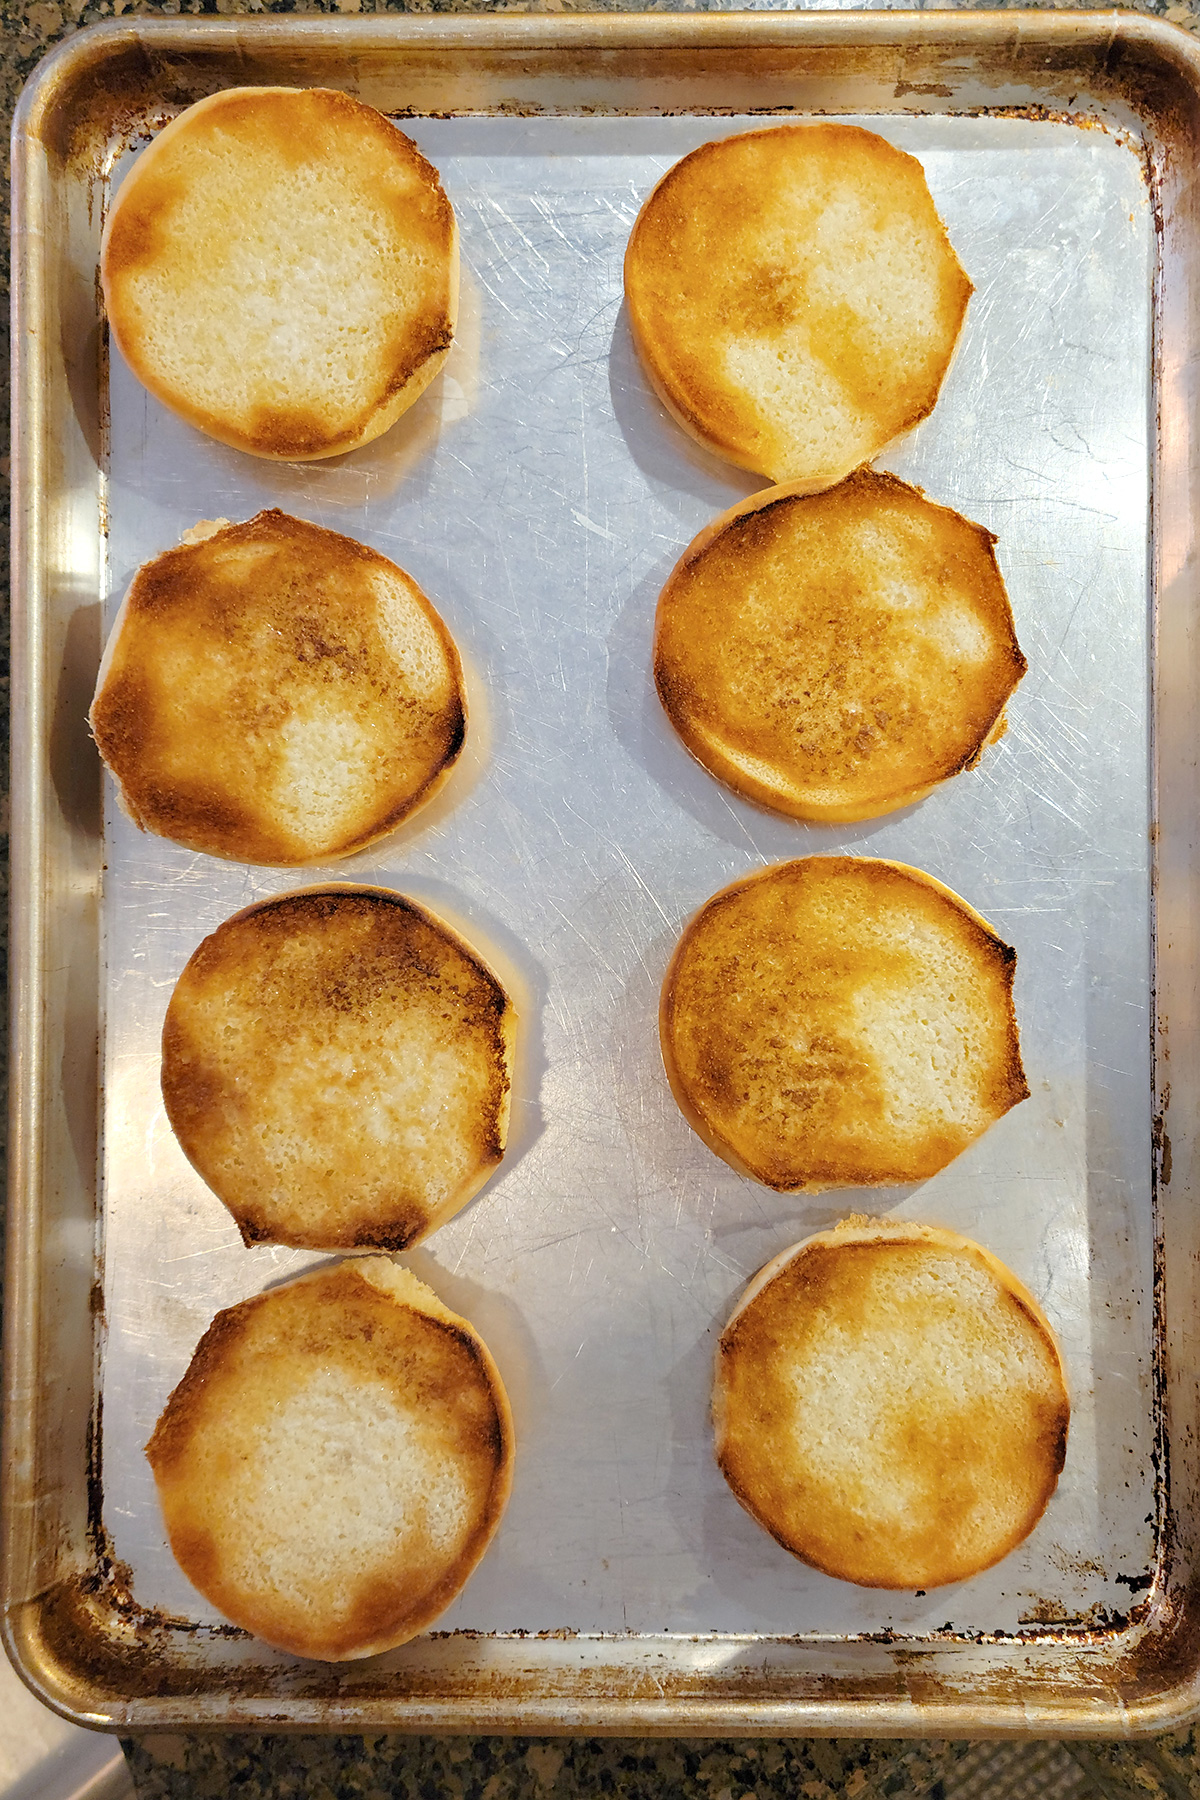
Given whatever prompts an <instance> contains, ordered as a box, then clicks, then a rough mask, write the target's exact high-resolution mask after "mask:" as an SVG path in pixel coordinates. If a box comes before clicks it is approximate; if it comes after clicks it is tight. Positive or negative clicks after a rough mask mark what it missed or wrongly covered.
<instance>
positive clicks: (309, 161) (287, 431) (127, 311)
mask: <svg viewBox="0 0 1200 1800" xmlns="http://www.w3.org/2000/svg"><path fill="white" fill-rule="evenodd" d="M100 273H101V279H102V282H103V286H104V300H105V305H106V307H107V311H108V322H109V326H110V329H111V331H112V334H113V336H114V338H115V339H116V341H117V343H118V345H119V346H120V349H121V353H122V355H123V356H124V358H125V360H126V362H127V363H128V364H129V366H130V368H131V369H132V370H133V372H134V374H135V375H136V376H137V377H138V379H139V380H140V381H141V382H143V383H144V385H145V386H146V387H147V388H149V390H150V392H151V393H152V394H154V395H155V397H156V398H157V399H159V400H161V401H162V402H163V404H164V405H165V406H168V407H170V408H171V410H172V411H173V412H176V413H178V414H179V415H180V416H181V417H182V418H184V419H186V420H187V421H188V423H189V424H190V425H195V426H197V427H198V428H199V429H200V430H201V431H204V432H207V433H208V434H209V436H210V437H214V438H219V439H220V441H221V442H222V443H224V444H232V445H233V447H234V448H235V449H238V450H246V451H249V452H250V454H251V455H253V456H265V457H275V458H281V457H282V458H286V459H288V460H292V461H307V460H310V459H312V458H314V457H320V456H333V455H335V454H337V453H339V452H341V451H345V450H353V449H354V448H355V447H356V446H357V445H359V444H365V443H368V442H370V440H371V439H372V438H376V437H378V436H379V434H380V433H381V432H383V431H386V430H387V429H388V427H389V426H390V425H393V424H394V423H395V422H396V420H397V419H398V418H399V417H400V415H401V413H402V412H404V411H405V409H406V408H407V407H409V406H411V405H412V403H413V401H414V400H415V399H417V397H418V395H420V394H421V393H422V392H423V391H424V389H425V388H426V387H427V386H428V384H429V382H430V381H431V380H432V379H433V377H434V375H436V374H437V371H438V370H439V369H440V368H441V366H442V363H443V362H444V361H445V359H446V356H447V354H448V353H449V349H450V343H451V340H452V338H453V335H454V325H455V317H456V313H457V307H458V236H457V228H456V225H455V220H454V213H453V211H452V209H451V206H450V202H449V201H448V200H447V198H446V196H445V194H444V193H443V191H442V186H441V182H440V181H439V180H438V175H437V171H436V170H435V169H434V168H433V167H432V166H431V165H430V164H429V163H428V162H427V161H426V160H425V158H424V157H423V156H422V155H421V152H420V151H419V150H418V149H417V147H416V145H415V144H414V143H413V142H412V141H411V140H410V139H409V138H407V137H405V135H404V133H403V132H402V131H398V130H397V129H396V127H395V126H394V125H393V124H392V123H391V122H390V120H388V119H385V118H384V117H383V115H382V114H381V113H378V112H376V111H375V110H374V108H373V107H370V106H365V105H364V104H363V103H362V101H361V100H353V99H351V97H350V96H349V95H348V94H342V93H337V92H335V91H332V90H330V89H327V88H308V89H300V88H286V87H259V88H230V89H227V90H226V91H225V92H224V93H220V94H213V95H211V96H210V97H209V98H208V99H206V100H198V101H197V102H196V104H195V105H194V106H189V107H188V108H187V110H186V111H184V112H182V113H180V114H179V116H178V117H177V118H176V119H174V120H172V122H171V123H170V124H169V125H167V126H166V128H165V129H164V130H162V131H160V132H159V134H158V136H157V137H156V138H155V139H154V141H153V143H152V144H150V146H149V148H148V149H146V150H145V151H144V152H143V153H142V155H141V156H140V157H139V158H138V160H137V162H136V163H135V164H134V165H133V167H132V168H131V169H130V171H129V173H128V175H126V177H125V179H124V181H123V182H122V183H121V186H120V189H119V190H118V193H117V196H116V199H115V201H114V202H113V206H112V210H111V211H110V213H109V216H108V220H107V223H106V225H105V229H104V236H103V241H102V245H101V253H100Z"/></svg>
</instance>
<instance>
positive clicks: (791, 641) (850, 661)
mask: <svg viewBox="0 0 1200 1800" xmlns="http://www.w3.org/2000/svg"><path fill="white" fill-rule="evenodd" d="M994 541H995V540H994V539H993V537H992V534H991V533H990V532H989V531H986V530H984V528H983V527H982V526H980V525H973V524H971V523H970V521H969V520H967V519H964V518H962V517H961V516H960V515H959V514H958V513H955V512H951V511H950V510H949V509H948V508H947V507H944V506H935V505H934V504H933V502H932V501H929V500H927V499H926V498H925V497H924V495H923V494H921V493H920V492H918V490H917V489H916V488H912V487H908V486H906V484H905V483H904V482H902V481H897V480H896V478H895V477H894V476H892V475H880V474H876V473H875V472H874V471H872V470H866V469H864V470H860V471H859V472H858V473H857V474H854V475H851V476H849V477H848V478H847V480H845V481H842V482H839V483H838V485H837V486H836V487H833V488H830V489H828V490H826V491H825V492H824V493H820V494H814V495H809V496H802V495H798V494H792V493H788V492H786V491H785V490H779V489H774V490H769V492H768V494H767V495H765V496H764V495H756V496H754V498H753V499H752V500H751V501H749V502H747V503H746V504H745V506H743V507H740V508H736V509H735V510H734V512H733V513H731V514H729V515H726V517H725V519H724V521H723V522H720V521H719V522H718V524H717V526H715V527H709V529H708V530H707V531H705V532H703V533H701V535H700V537H698V538H697V540H696V541H695V543H694V544H693V545H692V546H691V547H690V548H689V549H688V550H687V551H686V552H685V553H684V555H683V557H682V558H681V560H680V562H679V564H678V566H677V567H676V568H675V570H674V572H673V573H672V575H671V576H670V578H669V580H668V581H667V584H666V586H665V587H664V588H663V591H662V594H661V596H660V598H659V602H658V618H657V626H656V633H655V645H654V676H655V681H656V683H657V685H658V692H659V696H660V698H661V700H662V703H663V706H664V707H665V709H666V712H667V715H668V717H669V718H670V720H671V723H672V724H673V725H674V727H675V729H676V731H678V733H679V735H680V737H681V738H682V739H683V741H684V743H685V744H686V745H687V747H688V749H689V750H690V751H691V752H692V754H693V756H695V757H696V758H697V759H698V760H699V761H700V762H701V763H703V764H704V766H705V768H706V769H708V770H709V771H710V773H712V774H713V775H716V776H717V777H718V778H719V779H720V780H722V781H725V782H727V783H728V784H729V786H730V787H732V788H735V789H736V790H737V792H739V793H741V794H744V795H746V797H747V798H748V799H751V800H755V801H757V802H759V804H761V805H763V806H769V807H772V808H774V809H775V810H777V811H779V812H784V813H788V814H790V815H791V816H793V817H795V818H802V819H833V820H850V819H865V818H873V817H875V816H876V815H878V814H880V813H885V812H889V811H891V810H892V809H893V808H895V807H898V806H904V805H907V804H908V803H909V802H911V801H913V800H917V799H920V798H921V797H922V796H923V795H925V794H927V793H928V792H929V791H930V789H931V788H933V787H935V786H936V785H937V784H938V783H939V782H942V781H945V780H946V779H947V778H948V777H949V776H951V775H955V774H957V773H958V772H959V771H960V770H961V769H964V768H969V767H970V766H971V765H972V764H973V763H974V762H975V760H976V759H977V758H978V756H979V754H980V752H981V750H982V748H983V746H984V744H985V743H987V742H989V741H990V740H991V739H992V738H993V737H994V736H996V735H998V730H999V729H1002V724H1003V712H1004V706H1005V703H1006V702H1007V700H1008V698H1009V696H1010V695H1011V694H1012V692H1013V689H1014V688H1015V687H1016V685H1017V682H1018V681H1019V680H1020V678H1021V676H1022V675H1023V674H1024V672H1025V666H1026V665H1025V658H1024V657H1023V656H1022V654H1021V651H1020V649H1019V647H1018V645H1017V640H1016V634H1015V632H1014V629H1013V620H1012V610H1011V608H1010V606H1009V603H1008V596H1007V594H1006V592H1005V589H1004V582H1003V580H1002V578H1001V575H1000V571H999V569H998V568H997V566H996V558H995V555H994V552H993V550H992V545H993V543H994Z"/></svg>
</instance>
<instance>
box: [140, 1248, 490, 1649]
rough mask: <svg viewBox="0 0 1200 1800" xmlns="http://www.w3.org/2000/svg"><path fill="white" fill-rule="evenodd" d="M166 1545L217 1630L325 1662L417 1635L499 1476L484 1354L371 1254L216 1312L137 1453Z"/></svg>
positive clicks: (458, 1566)
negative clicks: (145, 1465)
mask: <svg viewBox="0 0 1200 1800" xmlns="http://www.w3.org/2000/svg"><path fill="white" fill-rule="evenodd" d="M146 1455H147V1457H148V1458H149V1460H150V1464H151V1466H152V1468H153V1470H154V1479H155V1482H156V1484H157V1487H158V1495H159V1500H160V1503H161V1506H162V1512H163V1518H164V1520H165V1523H166V1528H167V1535H168V1538H169V1539H170V1544H171V1549H172V1550H173V1552H174V1554H175V1557H176V1560H177V1561H178V1563H179V1565H180V1567H181V1568H182V1570H183V1572H184V1574H185V1575H186V1576H187V1578H188V1580H189V1581H190V1582H191V1583H192V1584H193V1586H195V1587H196V1588H198V1589H199V1591H200V1592H201V1593H202V1594H203V1595H204V1597H205V1599H206V1600H208V1601H210V1602H211V1604H212V1605H213V1606H215V1607H216V1608H217V1610H218V1611H219V1612H221V1613H223V1614H224V1615H225V1617H226V1618H228V1619H231V1620H233V1622H234V1623H235V1624H236V1625H240V1626H242V1627H243V1629H244V1630H246V1631H250V1632H253V1633H254V1635H255V1636H256V1637H259V1638H262V1639H264V1640H265V1641H266V1642H267V1643H268V1644H273V1645H274V1646H275V1647H276V1648H277V1649H280V1650H287V1651H291V1652H292V1654H293V1655H295V1656H305V1657H314V1658H320V1659H322V1660H327V1661H334V1662H338V1661H343V1660H348V1659H350V1658H355V1657H362V1656H373V1655H375V1654H376V1653H377V1652H379V1651H381V1650H390V1649H392V1648H394V1647H395V1646H396V1645H397V1644H403V1643H406V1642H407V1641H408V1639H409V1638H412V1637H415V1636H416V1634H417V1633H418V1632H420V1631H424V1630H425V1629H426V1627H427V1626H428V1625H430V1624H431V1623H432V1622H433V1620H435V1619H436V1618H437V1616H438V1615H439V1613H441V1612H443V1611H444V1610H445V1608H446V1607H447V1606H448V1605H449V1604H450V1602H451V1601H452V1600H453V1599H454V1598H455V1597H456V1595H457V1594H458V1593H459V1591H460V1590H461V1589H462V1587H463V1585H464V1584H465V1582H466V1580H467V1578H468V1576H469V1575H470V1574H471V1571H472V1570H473V1569H474V1568H475V1566H476V1564H477V1563H478V1562H479V1559H480V1558H481V1557H482V1555H483V1553H484V1551H485V1550H486V1549H487V1546H488V1544H489V1542H490V1541H491V1538H492V1536H493V1534H494V1533H495V1530H496V1527H497V1525H498V1524H499V1522H500V1516H501V1514H502V1513H503V1511H504V1507H505V1503H506V1501H507V1499H508V1494H509V1489H510V1486H511V1483H512V1461H513V1429H512V1418H511V1414H510V1412H509V1406H508V1400H507V1397H506V1396H505V1392H504V1387H503V1384H502V1382H501V1380H500V1376H499V1373H498V1372H497V1369H496V1365H495V1364H494V1362H493V1361H492V1358H491V1356H490V1355H489V1353H488V1350H487V1347H486V1346H485V1345H484V1343H483V1342H482V1340H481V1339H480V1338H479V1336H478V1335H477V1334H476V1332H475V1331H474V1330H473V1329H472V1328H471V1326H470V1325H468V1324H467V1322H466V1320H465V1319H460V1318H458V1317H457V1316H456V1315H455V1314H454V1313H452V1312H451V1311H450V1310H449V1308H448V1307H446V1306H443V1305H442V1303H441V1301H440V1300H439V1299H438V1298H437V1296H436V1295H435V1294H434V1293H433V1292H432V1290H431V1289H430V1288H427V1287H425V1286H424V1285H423V1283H421V1282H419V1281H418V1280H417V1279H416V1277H415V1276H414V1275H412V1274H410V1273H409V1271H408V1270H407V1269H402V1268H398V1267H397V1266H396V1265H395V1264H393V1263H391V1262H389V1261H388V1260H387V1258H385V1257H362V1258H356V1259H354V1261H353V1262H345V1263H341V1264H339V1265H337V1266H335V1267H333V1268H324V1269H321V1270H319V1271H317V1273H315V1274H313V1275H307V1276H303V1277H301V1278H300V1279H299V1280H298V1281H292V1282H289V1283H288V1284H287V1285H286V1286H283V1287H277V1288H273V1289H270V1290H269V1291H268V1292H267V1293H264V1294H259V1295H257V1296H256V1297H255V1298H254V1299H251V1300H244V1301H242V1302H241V1304H240V1305H238V1306H232V1307H230V1308H228V1310H227V1311H225V1312H221V1313H218V1314H217V1316H216V1318H215V1319H214V1320H213V1322H212V1324H211V1325H210V1326H209V1328H208V1330H207V1331H206V1332H205V1334H204V1336H203V1337H202V1338H201V1340H200V1343H199V1345H198V1346H197V1348H196V1351H195V1354H194V1356H193V1357H192V1361H191V1364H190V1366H189V1368H188V1370H187V1373H186V1374H185V1375H184V1377H183V1379H182V1381H181V1382H180V1383H179V1385H178V1387H177V1388H176V1389H175V1391H174V1392H173V1393H172V1395H171V1397H170V1399H169V1400H168V1401H167V1405H166V1408H165V1410H164V1412H163V1414H162V1417H161V1418H160V1419H159V1421H158V1424H157V1425H156V1426H155V1428H154V1434H153V1436H152V1437H151V1439H150V1442H149V1444H148V1445H147V1446H146Z"/></svg>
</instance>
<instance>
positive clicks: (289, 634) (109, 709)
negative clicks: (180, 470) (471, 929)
mask: <svg viewBox="0 0 1200 1800" xmlns="http://www.w3.org/2000/svg"><path fill="white" fill-rule="evenodd" d="M200 529H201V528H200V527H196V528H194V529H193V532H192V533H191V534H189V535H190V537H191V540H192V541H190V542H186V543H184V544H181V545H180V546H179V547H178V548H177V549H175V550H168V551H165V552H164V553H163V555H161V556H157V557H155V558H154V559H153V560H152V561H151V562H148V563H145V564H143V566H142V567H141V568H140V569H139V570H138V572H137V574H136V575H135V576H134V579H133V583H132V585H131V586H130V589H129V592H128V594H127V595H126V597H125V600H124V602H123V604H122V606H121V609H120V612H119V613H118V615H117V619H116V622H115V623H114V625H113V629H112V632H111V634H110V638H109V643H108V647H107V649H106V651H105V654H104V660H103V662H102V664H101V668H100V676H99V680H98V683H97V687H96V696H95V699H94V700H93V702H92V708H91V712H90V714H89V719H90V723H91V727H92V732H93V735H94V736H95V739H96V743H97V746H98V747H99V750H100V754H101V756H102V757H103V759H104V761H105V763H106V764H107V765H108V767H109V769H110V770H111V772H112V774H113V776H114V777H115V779H116V781H117V784H118V789H119V793H120V799H121V803H122V805H123V806H124V808H125V810H126V811H127V812H128V814H129V815H130V817H131V818H132V819H133V821H134V823H135V824H136V825H139V826H141V828H142V829H143V830H145V831H152V832H155V833H156V834H157V835H158V836H160V837H165V838H170V839H172V840H173V841H174V842H175V843H177V844H182V845H183V846H184V847H185V848H186V849H189V850H200V851H203V852H204V853H205V854H207V855H209V856H220V857H225V858H227V859H230V860H233V861H236V862H248V863H261V864H271V865H275V866H288V865H296V864H304V863H311V862H320V861H329V860H332V859H333V858H336V857H342V856H348V855H350V854H351V853H352V852H354V851H356V850H360V849H362V848H363V847H364V846H365V845H367V844H370V843H372V842H374V841H375V840H376V839H377V838H380V837H382V836H384V835H385V834H386V833H387V832H389V831H392V830H394V829H395V827H396V826H397V825H399V824H400V823H401V821H402V820H404V819H406V818H408V817H409V816H410V814H412V813H413V812H415V811H416V810H417V809H418V807H420V806H422V805H423V804H424V803H425V802H427V801H428V800H429V799H431V798H432V796H433V795H434V794H435V793H436V792H437V790H438V788H439V787H440V786H441V785H442V783H443V782H444V781H445V779H446V777H447V776H448V775H449V773H450V770H451V769H452V767H453V766H454V763H455V761H456V760H457V758H458V755H459V753H460V751H461V749H462V745H463V742H464V738H465V734H466V694H465V690H464V686H463V678H462V668H461V664H460V661H459V656H458V651H457V649H456V647H455V645H454V642H453V639H452V638H451V636H450V633H449V632H448V631H447V629H446V627H445V625H444V624H443V623H442V620H441V619H440V618H439V617H438V614H437V613H436V612H435V610H434V608H433V607H432V606H431V605H430V603H429V601H428V600H427V599H426V597H425V595H424V594H423V593H422V592H421V590H420V588H419V587H418V586H417V584H416V582H415V581H413V580H412V578H411V577H410V576H408V575H406V574H405V573H404V571H403V570H402V569H399V568H397V566H396V564H395V563H393V562H389V561H388V559H387V557H385V556H381V555H380V554H379V553H378V551H375V550H371V549H368V548H367V546H366V545H364V544H359V543H357V542H355V540H354V539H353V538H348V537H342V536H341V535H340V534H339V533H338V532H335V531H326V530H325V529H324V528H323V527H322V526H319V525H311V524H309V523H307V521H305V520H303V519H295V518H292V517H290V516H289V515H288V514H287V513H283V512H279V511H278V510H275V509H272V510H270V511H267V512H261V513H259V514H258V515H257V516H256V517H255V518H253V519H250V520H248V521H247V522H246V523H244V524H236V525H229V524H225V523H224V522H221V523H220V524H219V525H217V526H216V527H215V528H214V526H213V524H212V522H211V521H206V522H205V526H204V532H205V535H203V536H202V537H197V535H196V533H197V531H199V530H200Z"/></svg>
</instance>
